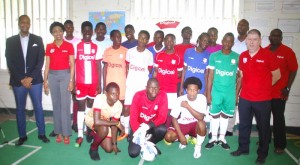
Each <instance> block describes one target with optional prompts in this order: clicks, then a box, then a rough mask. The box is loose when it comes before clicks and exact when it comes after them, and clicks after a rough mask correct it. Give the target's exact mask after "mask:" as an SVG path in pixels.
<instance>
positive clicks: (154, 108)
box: [130, 90, 168, 132]
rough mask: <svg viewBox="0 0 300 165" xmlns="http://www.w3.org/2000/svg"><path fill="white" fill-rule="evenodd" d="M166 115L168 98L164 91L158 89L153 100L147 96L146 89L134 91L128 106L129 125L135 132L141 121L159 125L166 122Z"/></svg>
mask: <svg viewBox="0 0 300 165" xmlns="http://www.w3.org/2000/svg"><path fill="white" fill-rule="evenodd" d="M167 115H168V99H167V94H166V93H165V92H162V91H159V93H158V94H157V96H156V98H155V100H153V101H151V100H149V99H148V97H147V91H146V90H142V91H139V92H137V93H135V95H134V97H133V100H132V104H131V106H130V127H131V129H132V131H133V132H135V131H136V130H137V129H138V128H139V126H140V124H141V123H146V124H148V123H150V122H152V123H153V124H154V125H155V126H159V125H161V124H163V123H165V122H166V119H167Z"/></svg>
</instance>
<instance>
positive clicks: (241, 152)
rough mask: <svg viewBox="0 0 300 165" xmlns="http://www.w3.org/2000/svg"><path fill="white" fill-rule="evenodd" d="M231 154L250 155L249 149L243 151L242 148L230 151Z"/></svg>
mask: <svg viewBox="0 0 300 165" xmlns="http://www.w3.org/2000/svg"><path fill="white" fill-rule="evenodd" d="M230 155H232V156H241V155H249V151H248V152H243V151H240V150H236V151H233V152H230Z"/></svg>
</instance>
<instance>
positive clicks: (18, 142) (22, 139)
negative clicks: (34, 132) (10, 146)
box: [15, 136, 27, 146]
mask: <svg viewBox="0 0 300 165" xmlns="http://www.w3.org/2000/svg"><path fill="white" fill-rule="evenodd" d="M26 141H27V136H24V137H21V138H19V140H18V141H17V142H16V143H15V145H16V146H21V145H23V144H24V142H26Z"/></svg>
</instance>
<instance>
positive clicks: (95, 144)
mask: <svg viewBox="0 0 300 165" xmlns="http://www.w3.org/2000/svg"><path fill="white" fill-rule="evenodd" d="M92 132H93V131H92ZM93 136H94V141H93V143H92V144H91V150H93V151H95V150H98V147H99V145H100V144H101V142H102V140H103V139H101V138H100V137H99V136H98V135H97V134H94V135H93Z"/></svg>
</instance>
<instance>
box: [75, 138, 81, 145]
mask: <svg viewBox="0 0 300 165" xmlns="http://www.w3.org/2000/svg"><path fill="white" fill-rule="evenodd" d="M82 142H83V138H82V137H78V138H77V139H76V143H75V147H80V146H81V144H82Z"/></svg>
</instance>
